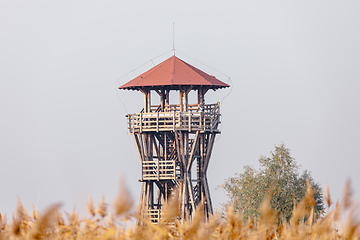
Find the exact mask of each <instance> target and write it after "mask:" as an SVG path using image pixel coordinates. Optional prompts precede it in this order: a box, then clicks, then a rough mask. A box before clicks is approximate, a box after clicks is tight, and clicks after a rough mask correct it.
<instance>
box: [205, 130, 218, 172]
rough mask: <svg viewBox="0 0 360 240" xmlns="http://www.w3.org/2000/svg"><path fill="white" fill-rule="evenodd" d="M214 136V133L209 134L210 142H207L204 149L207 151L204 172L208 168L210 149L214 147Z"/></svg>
mask: <svg viewBox="0 0 360 240" xmlns="http://www.w3.org/2000/svg"><path fill="white" fill-rule="evenodd" d="M215 136H216V133H212V134H211V137H210V140H209V142H208V144H207V147H206V148H207V149H206V150H207V151H206V158H205V162H204V172H206V171H207V169H208V166H209V162H210V157H211V153H212V149H213V146H214V141H215Z"/></svg>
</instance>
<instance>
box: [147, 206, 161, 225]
mask: <svg viewBox="0 0 360 240" xmlns="http://www.w3.org/2000/svg"><path fill="white" fill-rule="evenodd" d="M147 216H148V218H149V220H150V221H151V222H152V223H156V224H157V223H158V222H159V220H160V218H161V210H160V209H148V210H147Z"/></svg>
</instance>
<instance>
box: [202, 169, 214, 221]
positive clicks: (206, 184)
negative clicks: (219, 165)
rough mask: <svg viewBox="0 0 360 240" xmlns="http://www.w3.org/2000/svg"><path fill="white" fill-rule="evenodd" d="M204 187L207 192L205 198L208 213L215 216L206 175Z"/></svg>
mask: <svg viewBox="0 0 360 240" xmlns="http://www.w3.org/2000/svg"><path fill="white" fill-rule="evenodd" d="M203 185H204V190H205V197H206V204H207V206H208V211H209V212H210V213H211V214H213V207H212V202H211V197H210V190H209V184H208V181H207V177H206V175H205V176H204V178H203Z"/></svg>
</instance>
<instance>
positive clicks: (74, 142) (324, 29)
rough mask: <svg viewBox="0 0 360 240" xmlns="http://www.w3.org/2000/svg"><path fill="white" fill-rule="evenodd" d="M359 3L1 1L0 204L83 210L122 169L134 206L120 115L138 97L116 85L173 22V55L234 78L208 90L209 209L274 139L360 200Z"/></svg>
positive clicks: (3, 207)
mask: <svg viewBox="0 0 360 240" xmlns="http://www.w3.org/2000/svg"><path fill="white" fill-rule="evenodd" d="M359 11H360V2H359V1H351V0H348V1H332V0H326V1H325V0H324V1H313V0H311V1H310V0H302V1H286V0H283V1H269V0H263V1H260V0H255V1H253V0H252V1H100V0H99V1H89V0H87V1H65V0H62V1H49V0H47V1H45V0H43V1H37V0H32V1H25V0H0V111H1V115H0V160H1V165H0V166H1V167H0V171H1V173H0V182H1V184H0V192H1V197H0V212H1V213H3V212H7V213H8V214H11V213H12V211H13V210H14V209H15V205H16V200H17V196H18V197H19V198H20V199H21V200H22V201H23V203H24V206H25V207H26V208H27V209H30V206H31V205H30V202H32V203H33V204H34V205H35V206H37V207H38V208H39V209H40V210H41V209H44V208H45V207H46V206H48V205H50V204H52V203H55V202H62V203H63V210H65V211H71V210H72V208H73V207H74V206H76V209H77V210H78V211H79V212H80V213H81V214H84V213H85V212H86V203H87V199H88V197H89V196H92V197H93V199H94V202H95V203H96V204H97V202H98V201H99V200H100V197H101V194H104V195H105V199H106V201H107V202H108V203H109V204H111V203H112V201H113V199H114V198H115V196H116V194H117V192H118V186H119V181H120V176H121V175H122V176H124V178H125V180H126V184H127V186H128V187H129V188H130V190H131V193H132V196H133V197H134V199H135V200H136V201H138V199H139V195H140V188H141V184H140V183H139V182H138V179H139V173H140V165H139V159H138V156H137V152H136V149H135V145H134V143H133V141H132V139H131V138H130V136H129V135H128V134H127V123H126V118H125V115H126V114H127V113H134V112H139V111H140V110H141V109H142V95H141V93H139V92H134V91H130V92H126V91H119V90H117V87H118V86H119V84H123V83H125V82H126V81H128V80H130V79H131V77H135V76H136V74H140V73H141V72H142V71H145V70H147V69H148V68H150V67H152V66H154V65H153V64H157V63H160V62H161V61H163V60H165V59H166V58H168V57H170V56H171V52H170V50H171V49H172V45H173V29H172V26H173V22H175V45H176V46H175V48H176V50H177V51H178V52H177V56H178V57H179V58H181V59H183V60H185V61H186V62H188V63H190V64H193V65H194V66H196V67H198V68H200V69H203V70H205V71H206V72H208V73H210V74H213V75H215V76H216V77H218V78H219V79H220V80H222V81H225V82H228V77H227V76H230V77H231V82H230V84H231V86H232V91H231V93H230V95H229V96H228V97H227V98H225V99H224V100H223V98H224V97H225V96H226V95H227V94H228V93H229V92H230V89H225V90H219V91H216V92H210V93H209V94H208V96H207V97H206V101H207V102H208V103H215V102H217V101H221V100H223V101H222V105H221V111H222V134H221V137H220V138H218V140H217V141H216V143H215V146H214V151H213V155H212V159H211V163H210V166H209V170H208V178H209V184H210V188H211V195H212V198H213V202H214V205H215V207H216V208H219V206H220V203H221V202H222V201H225V200H226V198H224V194H223V193H222V192H221V191H219V190H216V187H217V186H218V185H220V184H221V183H223V182H224V180H225V179H226V178H228V177H230V176H232V175H233V174H235V173H236V172H242V170H243V167H244V166H245V165H252V166H254V167H256V168H257V167H258V158H259V157H260V155H269V154H270V151H272V150H273V149H274V145H276V144H280V143H281V142H283V143H285V145H286V146H287V147H289V148H290V149H291V153H292V156H293V157H294V158H295V159H296V160H297V162H298V163H299V164H300V165H301V166H302V170H304V169H307V170H309V171H311V172H312V176H313V178H314V179H315V181H317V182H319V183H320V184H321V185H322V186H323V188H325V186H326V184H327V183H329V186H330V192H331V194H332V196H333V198H334V199H338V198H341V194H342V190H343V186H344V183H345V181H346V180H347V179H351V180H352V187H353V190H354V197H355V198H356V199H360V174H359V168H360V163H359V158H360V124H359V123H360V108H359V103H360V94H359V92H360V91H359V90H360V67H359V66H360V45H359V43H360V31H359V29H360V14H359ZM163 53H166V54H165V55H162V56H160V57H157V56H159V55H161V54H163ZM195 59H196V60H198V61H196V60H195ZM151 60H152V61H151ZM144 63H147V64H145V65H144V66H143V67H142V68H140V69H137V70H135V71H132V70H134V69H136V68H138V67H139V66H140V65H142V64H144ZM208 66H211V67H212V68H214V69H216V70H217V71H215V70H214V69H212V68H209V67H208ZM128 72H131V74H129V75H126V74H127V73H128ZM221 73H224V74H225V75H223V74H221ZM124 75H126V76H125V77H122V76H124ZM121 101H123V103H124V104H125V105H126V108H124V106H123V104H122V102H121Z"/></svg>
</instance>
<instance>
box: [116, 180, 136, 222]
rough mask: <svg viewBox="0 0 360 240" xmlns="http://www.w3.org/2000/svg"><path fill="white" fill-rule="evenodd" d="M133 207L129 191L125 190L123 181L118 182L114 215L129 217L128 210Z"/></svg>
mask: <svg viewBox="0 0 360 240" xmlns="http://www.w3.org/2000/svg"><path fill="white" fill-rule="evenodd" d="M132 207H133V199H132V198H131V196H130V193H129V190H128V189H127V188H126V186H125V183H124V181H121V182H120V188H119V194H118V196H117V197H116V199H115V201H114V208H115V215H116V216H121V215H125V216H126V217H128V216H130V210H131V209H132Z"/></svg>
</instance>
